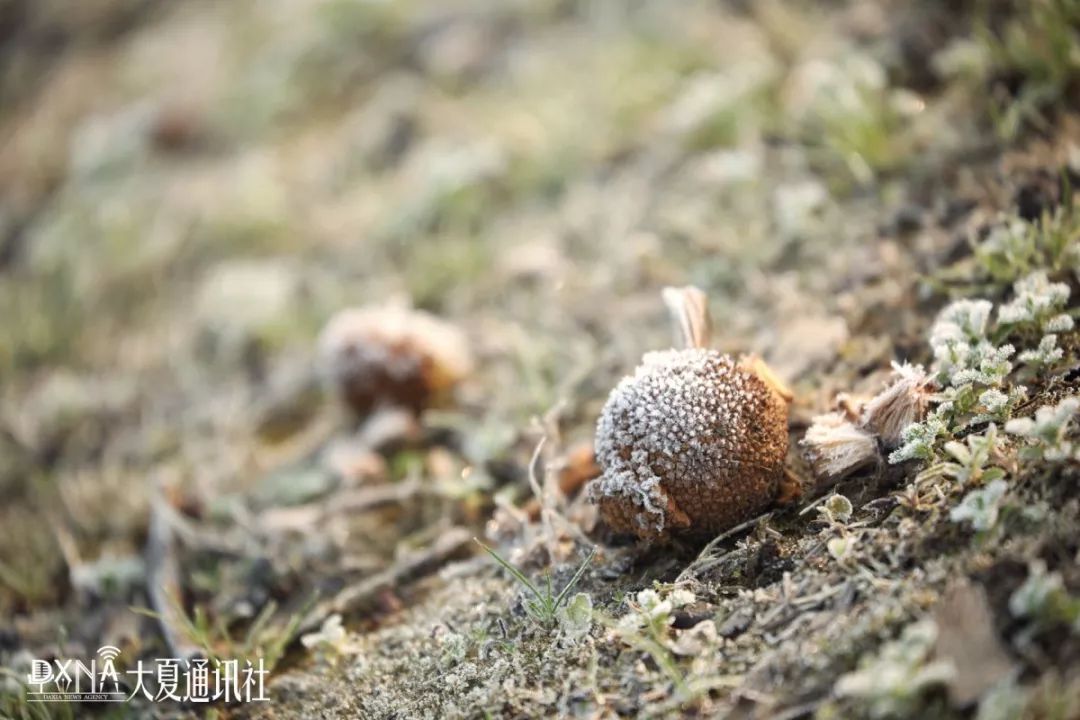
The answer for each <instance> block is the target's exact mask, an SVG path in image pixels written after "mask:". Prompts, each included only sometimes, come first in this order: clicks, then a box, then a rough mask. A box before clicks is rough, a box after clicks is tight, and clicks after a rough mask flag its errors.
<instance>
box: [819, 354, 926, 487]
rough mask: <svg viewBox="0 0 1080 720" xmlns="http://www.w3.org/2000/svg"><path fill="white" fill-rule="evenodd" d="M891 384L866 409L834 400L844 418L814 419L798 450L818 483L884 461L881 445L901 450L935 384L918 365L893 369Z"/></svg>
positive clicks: (836, 479)
mask: <svg viewBox="0 0 1080 720" xmlns="http://www.w3.org/2000/svg"><path fill="white" fill-rule="evenodd" d="M893 376H894V380H893V382H892V383H891V384H890V385H889V386H888V387H886V388H885V389H884V390H882V391H881V392H880V393H878V394H877V395H875V396H874V397H873V398H871V399H870V400H868V401H866V402H865V403H864V404H861V405H858V404H856V405H855V406H851V404H850V402H849V398H848V397H847V396H841V397H840V398H838V399H839V400H840V403H841V405H842V406H843V407H844V408H845V411H844V412H834V413H827V414H825V415H819V416H818V417H815V418H814V422H813V424H812V425H811V426H810V428H809V429H808V430H807V431H806V435H805V436H804V437H803V439H802V440H800V441H799V444H800V445H801V446H802V447H803V448H805V451H806V456H807V459H808V460H809V461H810V464H811V466H812V467H813V469H814V474H815V475H816V476H817V478H818V480H819V481H820V482H822V483H825V484H832V483H835V482H839V481H840V480H842V479H844V478H845V477H847V476H848V475H851V474H852V473H853V472H855V471H857V470H860V469H862V468H865V467H867V466H870V465H875V464H879V463H881V462H882V461H883V459H882V456H881V452H880V449H879V445H878V444H879V441H880V444H881V445H883V446H884V447H886V448H889V449H892V448H895V447H897V446H898V445H899V444H900V435H901V433H902V432H903V430H904V428H905V427H907V426H908V425H910V424H911V423H913V422H918V421H920V420H922V419H923V418H924V417H925V416H926V410H927V406H928V405H929V402H930V396H931V393H932V390H933V386H934V381H933V379H932V378H931V377H929V376H928V375H927V374H926V373H925V372H924V371H923V369H922V367H921V366H919V365H908V364H904V365H897V364H895V363H894V364H893Z"/></svg>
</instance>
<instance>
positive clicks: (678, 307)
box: [589, 288, 788, 539]
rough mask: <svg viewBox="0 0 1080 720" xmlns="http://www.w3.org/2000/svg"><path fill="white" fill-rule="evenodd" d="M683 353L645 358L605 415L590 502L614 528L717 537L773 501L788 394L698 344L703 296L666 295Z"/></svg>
mask: <svg viewBox="0 0 1080 720" xmlns="http://www.w3.org/2000/svg"><path fill="white" fill-rule="evenodd" d="M665 300H666V301H667V302H668V303H669V305H671V306H672V309H673V314H674V315H675V317H676V321H677V323H678V326H679V327H680V329H681V331H682V335H683V338H684V341H685V342H687V344H689V345H691V347H689V348H687V349H685V350H666V351H662V352H652V353H648V354H646V355H645V357H644V358H643V359H642V362H641V365H640V366H639V367H638V368H637V370H636V371H635V373H634V374H633V375H632V376H630V377H626V378H624V379H623V380H622V382H620V383H619V384H618V386H617V387H616V388H615V390H614V391H612V393H611V396H610V397H609V398H608V401H607V404H606V405H605V406H604V409H603V412H602V413H601V415H600V420H599V422H598V424H597V430H596V455H597V460H598V462H599V464H600V467H601V468H602V470H603V475H602V476H601V477H600V478H598V479H596V480H594V481H593V482H592V484H591V485H590V487H589V496H590V498H591V499H592V500H593V502H595V503H596V504H597V505H598V507H599V510H600V515H601V517H602V518H603V519H604V521H605V522H606V523H607V525H608V526H609V527H611V528H612V529H613V530H615V531H617V532H624V533H632V534H635V535H637V536H638V537H640V538H644V539H654V538H657V537H661V536H665V535H668V534H670V533H672V532H678V533H682V534H690V535H701V536H703V535H711V534H716V533H719V532H722V531H723V530H725V529H728V528H730V527H732V526H734V525H736V524H738V523H740V522H742V521H744V520H747V519H750V518H752V517H753V516H754V515H755V514H757V513H759V512H761V511H762V510H763V509H764V508H765V507H767V506H768V505H769V504H771V503H772V502H773V500H774V499H775V498H776V494H777V490H778V487H779V484H780V480H781V478H782V476H783V474H784V459H785V456H786V454H787V446H788V428H787V420H788V408H787V402H786V401H785V398H784V395H783V391H782V390H779V389H778V388H776V387H775V386H774V385H772V384H770V382H768V381H767V378H763V377H762V374H761V373H759V372H755V370H754V369H753V367H754V365H753V364H751V363H739V362H736V361H735V360H733V359H732V358H731V357H730V356H728V355H725V354H723V353H720V352H717V351H715V350H709V349H706V348H703V347H700V344H701V343H703V341H704V337H705V331H706V329H707V325H708V323H707V319H706V316H705V314H704V307H705V304H704V295H703V294H702V293H701V291H699V290H696V289H693V288H685V289H682V290H678V291H674V290H672V291H667V292H665Z"/></svg>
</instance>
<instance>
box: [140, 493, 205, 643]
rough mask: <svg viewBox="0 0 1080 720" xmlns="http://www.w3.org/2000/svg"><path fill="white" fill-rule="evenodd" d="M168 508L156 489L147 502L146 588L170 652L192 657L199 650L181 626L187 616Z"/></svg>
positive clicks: (183, 624)
mask: <svg viewBox="0 0 1080 720" xmlns="http://www.w3.org/2000/svg"><path fill="white" fill-rule="evenodd" d="M171 510H172V508H171V507H169V505H168V502H167V501H166V500H165V498H164V497H163V496H162V495H161V493H160V491H159V492H157V493H155V495H154V497H153V499H152V500H151V504H150V527H149V529H148V531H147V537H146V567H147V573H146V585H147V587H146V591H147V595H148V596H149V600H150V607H151V608H152V609H153V610H154V612H155V613H156V615H155V617H157V620H158V624H159V625H160V626H161V634H162V635H163V636H164V638H165V644H166V645H167V646H168V648H169V652H170V653H171V654H172V656H173V657H178V658H193V657H198V656H200V655H202V651H201V650H200V649H199V648H198V647H197V646H196V645H194V644H193V643H192V642H191V641H190V640H189V638H188V637H187V633H186V632H185V631H184V630H183V627H184V626H185V624H186V618H184V617H183V616H182V608H183V605H182V600H181V598H182V597H183V585H182V583H181V574H180V560H179V558H177V556H176V542H175V537H174V535H173V527H172V522H171V521H170V511H171Z"/></svg>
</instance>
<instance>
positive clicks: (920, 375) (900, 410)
mask: <svg viewBox="0 0 1080 720" xmlns="http://www.w3.org/2000/svg"><path fill="white" fill-rule="evenodd" d="M893 377H894V378H895V379H894V381H893V383H892V384H891V385H889V386H888V387H887V388H885V389H884V390H882V391H881V392H880V393H878V394H877V395H875V396H874V397H873V398H872V399H871V400H870V401H869V402H868V403H866V405H865V406H864V407H863V411H862V417H861V418H860V425H862V427H863V428H864V429H865V430H868V431H870V432H872V433H874V434H875V435H877V436H878V437H879V438H881V442H882V443H883V444H884V445H885V447H887V448H890V449H893V448H896V447H899V445H900V434H901V433H902V432H903V431H904V428H906V427H907V426H908V425H910V424H911V423H913V422H918V421H920V420H922V419H923V418H924V417H926V410H927V407H928V406H929V404H930V396H931V395H932V394H933V389H934V379H933V378H932V377H930V376H929V375H927V374H926V372H925V371H924V370H923V368H922V365H909V364H908V363H904V364H903V365H898V364H896V363H893Z"/></svg>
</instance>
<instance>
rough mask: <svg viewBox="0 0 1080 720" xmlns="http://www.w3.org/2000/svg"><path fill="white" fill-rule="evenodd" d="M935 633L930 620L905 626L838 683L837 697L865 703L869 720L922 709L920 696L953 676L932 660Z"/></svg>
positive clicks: (907, 714) (945, 664)
mask: <svg viewBox="0 0 1080 720" xmlns="http://www.w3.org/2000/svg"><path fill="white" fill-rule="evenodd" d="M937 633H938V629H937V626H936V625H935V624H934V622H933V621H932V620H920V621H918V622H915V623H912V624H911V625H909V626H907V627H906V628H904V631H903V633H902V634H901V636H900V637H899V638H898V639H896V640H893V641H891V642H888V643H885V644H884V645H883V646H882V647H881V650H880V651H879V652H878V654H877V655H876V656H874V657H872V658H868V659H867V660H865V661H864V662H863V664H862V666H861V667H860V668H859V669H858V670H855V671H854V672H851V673H848V674H846V675H844V676H843V677H841V678H840V679H839V680H837V682H836V692H837V694H838V695H840V696H841V697H849V698H856V699H859V700H862V701H864V702H865V704H866V708H867V709H868V710H869V712H870V715H871V716H872V717H876V718H889V717H911V716H912V715H913V714H915V713H917V711H918V710H919V709H920V708H921V707H922V699H923V694H924V693H925V692H926V691H927V690H928V689H930V688H933V687H940V686H941V685H943V684H944V683H946V682H948V681H949V680H950V679H951V678H952V676H953V674H954V672H955V669H954V668H953V667H952V665H951V664H950V663H948V662H942V661H940V660H934V659H933V657H932V653H933V649H934V640H935V639H936V638H937Z"/></svg>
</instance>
